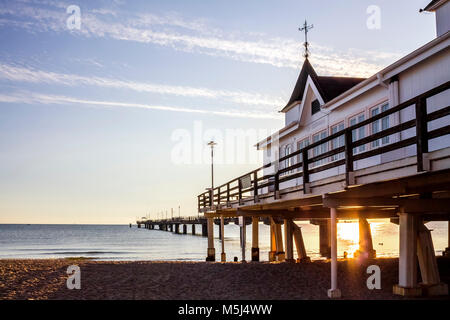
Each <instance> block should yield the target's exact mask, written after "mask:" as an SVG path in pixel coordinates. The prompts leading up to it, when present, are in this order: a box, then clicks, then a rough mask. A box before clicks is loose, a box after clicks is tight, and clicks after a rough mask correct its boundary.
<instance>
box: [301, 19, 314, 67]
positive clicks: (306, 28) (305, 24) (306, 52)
mask: <svg viewBox="0 0 450 320" xmlns="http://www.w3.org/2000/svg"><path fill="white" fill-rule="evenodd" d="M313 27H314V25H310V26H308V23H307V22H306V20H305V23H304V24H303V27H301V28H298V30H299V31H304V32H305V43H304V44H303V46H304V47H305V53H304V54H303V56H304V57H305V58H306V59H308V57H309V49H308V47H309V43H308V31H309V30H310V29H312V28H313Z"/></svg>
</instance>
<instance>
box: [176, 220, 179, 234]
mask: <svg viewBox="0 0 450 320" xmlns="http://www.w3.org/2000/svg"><path fill="white" fill-rule="evenodd" d="M175 233H176V234H179V233H180V224H179V223H175Z"/></svg>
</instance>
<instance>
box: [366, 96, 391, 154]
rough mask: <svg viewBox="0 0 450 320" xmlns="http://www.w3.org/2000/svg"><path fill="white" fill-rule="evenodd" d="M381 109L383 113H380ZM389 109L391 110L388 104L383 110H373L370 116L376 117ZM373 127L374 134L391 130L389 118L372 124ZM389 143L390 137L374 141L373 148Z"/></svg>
mask: <svg viewBox="0 0 450 320" xmlns="http://www.w3.org/2000/svg"><path fill="white" fill-rule="evenodd" d="M380 109H381V111H380ZM387 109H389V104H388V103H387V104H384V105H382V106H381V108H380V107H379V106H378V107H375V108H373V109H372V110H370V116H371V117H373V116H376V115H377V114H380V112H384V111H386V110H387ZM371 126H372V134H374V133H377V132H380V131H383V130H386V129H388V128H389V116H386V117H383V118H381V119H380V120H377V121H374V122H372V124H371ZM388 143H389V136H387V137H383V138H381V139H378V140H375V141H372V148H376V147H379V146H380V144H388Z"/></svg>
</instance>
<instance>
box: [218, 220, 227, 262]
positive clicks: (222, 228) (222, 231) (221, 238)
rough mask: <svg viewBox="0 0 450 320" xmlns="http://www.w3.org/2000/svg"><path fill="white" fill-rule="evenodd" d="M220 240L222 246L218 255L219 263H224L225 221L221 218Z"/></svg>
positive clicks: (225, 257) (225, 258)
mask: <svg viewBox="0 0 450 320" xmlns="http://www.w3.org/2000/svg"><path fill="white" fill-rule="evenodd" d="M219 230H220V240H221V244H222V252H221V253H220V261H222V262H226V261H227V256H226V254H225V219H224V217H223V216H221V217H220V228H219Z"/></svg>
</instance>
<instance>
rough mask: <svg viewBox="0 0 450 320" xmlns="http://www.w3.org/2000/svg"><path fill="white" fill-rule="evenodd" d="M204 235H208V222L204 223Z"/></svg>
mask: <svg viewBox="0 0 450 320" xmlns="http://www.w3.org/2000/svg"><path fill="white" fill-rule="evenodd" d="M202 236H203V237H207V236H208V226H207V224H206V223H202Z"/></svg>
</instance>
